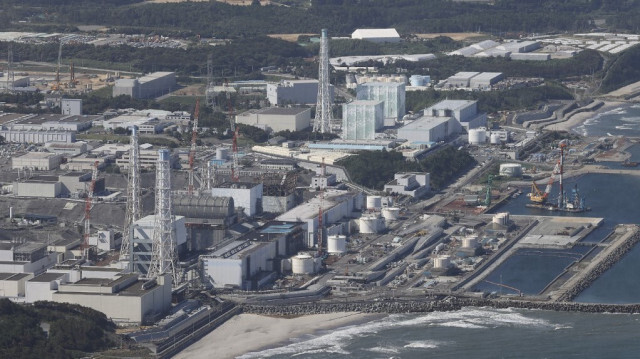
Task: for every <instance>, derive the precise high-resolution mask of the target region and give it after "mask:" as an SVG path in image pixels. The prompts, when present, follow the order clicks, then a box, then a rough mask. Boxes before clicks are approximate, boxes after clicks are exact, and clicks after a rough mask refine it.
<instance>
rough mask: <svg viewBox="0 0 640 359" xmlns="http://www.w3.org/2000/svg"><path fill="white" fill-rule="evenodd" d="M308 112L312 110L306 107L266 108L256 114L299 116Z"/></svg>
mask: <svg viewBox="0 0 640 359" xmlns="http://www.w3.org/2000/svg"><path fill="white" fill-rule="evenodd" d="M307 111H311V109H309V108H304V107H266V108H263V109H260V110H258V111H256V113H258V114H261V115H298V114H301V113H304V112H307Z"/></svg>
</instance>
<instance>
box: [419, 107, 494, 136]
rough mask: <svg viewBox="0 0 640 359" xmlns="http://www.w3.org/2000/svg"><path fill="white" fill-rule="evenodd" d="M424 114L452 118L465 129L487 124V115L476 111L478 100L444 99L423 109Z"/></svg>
mask: <svg viewBox="0 0 640 359" xmlns="http://www.w3.org/2000/svg"><path fill="white" fill-rule="evenodd" d="M424 114H425V115H427V116H434V117H451V118H454V119H456V120H457V121H458V122H459V123H460V125H462V127H464V128H465V130H467V131H468V130H470V129H473V128H478V127H485V126H486V125H487V115H486V114H485V113H481V114H479V113H478V101H468V100H444V101H440V102H438V103H437V104H435V105H433V106H431V107H429V108H427V109H426V110H424Z"/></svg>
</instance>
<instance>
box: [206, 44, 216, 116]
mask: <svg viewBox="0 0 640 359" xmlns="http://www.w3.org/2000/svg"><path fill="white" fill-rule="evenodd" d="M205 95H206V101H207V106H210V107H211V109H213V108H214V107H215V105H216V104H215V102H216V101H215V100H216V94H215V92H214V91H213V55H211V54H210V55H209V58H208V59H207V86H206V87H205Z"/></svg>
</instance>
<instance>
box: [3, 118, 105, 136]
mask: <svg viewBox="0 0 640 359" xmlns="http://www.w3.org/2000/svg"><path fill="white" fill-rule="evenodd" d="M102 120H104V116H101V115H91V116H87V115H84V116H83V115H61V114H39V115H38V114H32V115H29V116H26V117H25V118H22V119H20V120H17V121H15V122H13V123H11V124H10V125H9V124H7V125H6V127H8V128H9V129H11V130H15V131H71V132H80V131H85V130H88V129H89V128H91V126H92V125H93V123H94V122H101V121H102Z"/></svg>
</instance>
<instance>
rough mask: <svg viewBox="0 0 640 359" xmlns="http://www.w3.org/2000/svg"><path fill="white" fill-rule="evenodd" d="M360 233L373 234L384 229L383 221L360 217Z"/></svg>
mask: <svg viewBox="0 0 640 359" xmlns="http://www.w3.org/2000/svg"><path fill="white" fill-rule="evenodd" d="M359 222H360V223H359V224H360V233H363V234H375V233H378V232H380V231H381V230H383V229H384V219H383V218H380V217H378V216H364V217H360V220H359Z"/></svg>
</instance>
